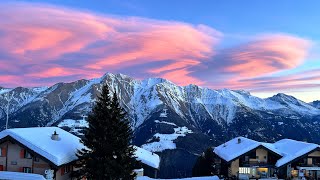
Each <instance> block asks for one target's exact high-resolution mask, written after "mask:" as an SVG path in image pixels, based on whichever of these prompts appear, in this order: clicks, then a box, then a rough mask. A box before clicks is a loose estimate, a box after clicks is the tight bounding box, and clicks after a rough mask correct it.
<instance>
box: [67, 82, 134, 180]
mask: <svg viewBox="0 0 320 180" xmlns="http://www.w3.org/2000/svg"><path fill="white" fill-rule="evenodd" d="M87 121H88V124H89V127H88V128H86V129H85V134H84V138H83V139H82V140H81V142H82V143H83V144H84V145H85V146H86V147H87V148H86V149H81V150H79V151H78V154H77V156H78V157H79V159H80V161H79V162H78V164H77V167H78V168H79V170H78V171H75V172H74V173H73V176H74V177H77V178H79V179H81V178H82V177H86V178H88V179H94V180H118V179H123V180H130V179H134V177H135V174H134V173H133V170H134V167H135V166H136V165H137V163H138V162H137V160H136V158H135V157H134V152H135V149H134V147H133V146H132V145H131V144H130V142H131V140H132V138H133V131H132V129H131V127H130V123H129V120H128V119H127V118H126V113H125V111H124V109H123V108H121V107H120V105H119V102H118V98H117V94H116V93H114V94H113V98H112V99H111V98H110V96H109V88H108V86H107V85H104V86H103V88H102V92H101V95H100V96H99V97H98V100H97V102H96V104H95V106H94V107H93V110H92V112H91V114H90V115H89V116H88V120H87Z"/></svg>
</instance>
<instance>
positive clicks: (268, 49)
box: [192, 34, 312, 91]
mask: <svg viewBox="0 0 320 180" xmlns="http://www.w3.org/2000/svg"><path fill="white" fill-rule="evenodd" d="M311 45H312V43H311V41H309V40H306V39H303V38H299V37H296V36H293V35H287V34H273V35H262V36H257V37H254V38H253V40H251V41H249V42H247V43H244V44H239V45H237V46H235V47H231V48H226V49H223V50H221V51H219V52H218V54H217V55H216V56H214V57H213V58H212V60H211V61H209V62H204V63H202V68H201V69H199V68H195V69H192V70H194V72H197V73H193V74H192V75H194V76H195V77H198V78H199V77H205V76H207V77H209V78H208V80H207V81H206V85H207V86H210V87H212V88H231V89H246V90H253V91H255V90H258V89H260V88H261V89H264V87H263V86H266V85H269V86H271V84H268V83H267V82H269V81H271V80H273V79H272V78H271V77H272V76H273V75H274V74H276V73H278V72H285V71H287V72H288V73H289V72H290V70H292V69H295V68H298V67H299V66H300V65H302V64H303V63H304V62H305V61H306V57H307V56H308V52H309V49H310V48H311ZM284 74H285V73H284ZM259 77H266V81H267V82H266V83H265V84H255V83H254V82H253V81H248V79H249V80H250V79H255V78H259ZM211 78H212V79H211ZM310 80H311V79H308V80H306V81H310ZM293 83H297V81H296V82H293ZM304 83H307V82H304ZM287 85H288V86H289V84H285V83H282V84H278V85H274V86H272V87H273V88H285V87H286V86H287ZM290 85H292V84H290ZM279 86H281V87H279Z"/></svg>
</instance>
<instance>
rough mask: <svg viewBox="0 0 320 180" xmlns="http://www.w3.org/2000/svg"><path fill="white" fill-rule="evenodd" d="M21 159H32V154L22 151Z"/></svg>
mask: <svg viewBox="0 0 320 180" xmlns="http://www.w3.org/2000/svg"><path fill="white" fill-rule="evenodd" d="M23 157H24V158H25V159H32V154H30V153H29V152H28V151H27V150H24V154H23Z"/></svg>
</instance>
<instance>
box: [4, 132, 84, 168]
mask: <svg viewBox="0 0 320 180" xmlns="http://www.w3.org/2000/svg"><path fill="white" fill-rule="evenodd" d="M54 131H56V132H57V134H59V138H60V139H59V140H58V141H55V140H52V139H51V135H52V134H53V133H54ZM7 136H10V137H11V138H13V139H15V140H17V141H18V142H20V143H21V144H23V145H24V146H26V147H28V148H29V149H31V150H33V151H34V152H36V153H38V154H39V155H41V156H43V157H45V158H46V159H48V160H49V161H51V162H52V163H53V164H55V165H56V166H61V165H63V164H67V163H69V162H72V161H74V160H77V159H78V158H77V156H76V152H77V150H78V149H82V148H83V147H84V145H83V144H82V143H80V138H78V137H77V136H75V135H73V134H71V133H69V132H66V131H64V130H63V129H60V128H58V127H33V128H15V129H7V130H4V131H2V132H0V139H2V138H5V137H7Z"/></svg>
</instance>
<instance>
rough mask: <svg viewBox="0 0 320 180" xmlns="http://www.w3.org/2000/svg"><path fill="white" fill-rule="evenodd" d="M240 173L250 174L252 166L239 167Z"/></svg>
mask: <svg viewBox="0 0 320 180" xmlns="http://www.w3.org/2000/svg"><path fill="white" fill-rule="evenodd" d="M239 173H240V174H250V168H246V167H239Z"/></svg>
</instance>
